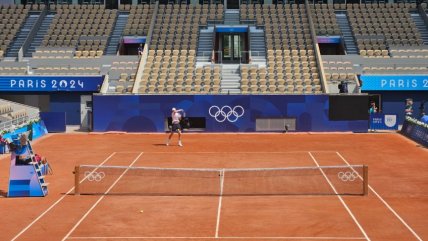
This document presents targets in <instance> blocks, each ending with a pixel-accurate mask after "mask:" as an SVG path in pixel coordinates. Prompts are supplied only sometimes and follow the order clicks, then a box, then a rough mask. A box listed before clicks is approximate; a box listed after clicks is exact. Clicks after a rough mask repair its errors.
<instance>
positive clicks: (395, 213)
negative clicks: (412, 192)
mask: <svg viewBox="0 0 428 241" xmlns="http://www.w3.org/2000/svg"><path fill="white" fill-rule="evenodd" d="M336 154H337V155H338V156H339V157H340V158H341V159H342V160H343V161H344V162H345V163H346V165H348V166H351V165H350V164H349V162H348V161H346V159H345V158H344V157H343V156H342V155H341V154H340V153H339V152H336ZM351 168H352V167H351ZM352 169H353V168H352ZM354 171H355V170H354ZM358 176H359V177H360V179H362V177H361V176H360V175H358ZM368 186H369V189H370V191H372V192H373V193H374V194H375V195H376V197H377V198H379V200H380V201H381V202H382V203H383V204H384V205H385V206H386V207H387V208H388V209H389V211H391V212H392V213H393V214H394V215H395V217H397V218H398V220H400V222H401V223H402V224H403V225H404V226H405V227H406V228H407V229H408V230H409V231H410V232H411V233H412V234H413V235H414V236H415V238H416V239H417V240H419V241H422V238H421V237H420V236H419V235H418V234H417V233H416V232H415V231H414V230H413V229H412V228H411V227H410V225H408V224H407V223H406V221H404V219H403V218H402V217H400V215H398V213H397V212H396V211H395V210H394V209H393V208H392V207H391V206H390V205H389V204H388V203H387V202H386V201H385V200H384V199H383V198H382V197H381V196H380V195H379V194H378V193H377V192H376V191H375V190H374V188H372V187H371V186H370V185H368Z"/></svg>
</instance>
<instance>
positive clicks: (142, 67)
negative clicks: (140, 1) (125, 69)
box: [132, 1, 159, 94]
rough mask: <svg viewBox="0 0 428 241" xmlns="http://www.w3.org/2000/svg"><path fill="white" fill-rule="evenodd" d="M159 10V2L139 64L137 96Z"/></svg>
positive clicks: (136, 84) (136, 79)
mask: <svg viewBox="0 0 428 241" xmlns="http://www.w3.org/2000/svg"><path fill="white" fill-rule="evenodd" d="M158 9H159V1H156V5H155V9H154V10H153V16H152V20H151V22H150V27H149V32H148V33H147V38H146V43H145V44H144V48H143V53H142V54H141V57H140V62H139V64H138V69H137V74H136V76H135V83H134V86H133V88H132V93H133V94H137V93H138V89H139V88H140V82H141V79H142V78H143V72H144V68H145V65H146V63H147V57H148V56H149V48H150V44H151V42H152V35H153V29H154V28H155V22H156V18H157V13H158Z"/></svg>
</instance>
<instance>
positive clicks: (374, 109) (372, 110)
mask: <svg viewBox="0 0 428 241" xmlns="http://www.w3.org/2000/svg"><path fill="white" fill-rule="evenodd" d="M375 113H377V107H376V102H374V101H372V102H370V109H369V114H370V131H375V129H374V126H373V123H372V116H373V115H374V114H375Z"/></svg>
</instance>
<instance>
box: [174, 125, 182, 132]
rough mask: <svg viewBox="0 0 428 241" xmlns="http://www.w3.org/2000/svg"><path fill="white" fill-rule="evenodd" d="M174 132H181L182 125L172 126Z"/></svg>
mask: <svg viewBox="0 0 428 241" xmlns="http://www.w3.org/2000/svg"><path fill="white" fill-rule="evenodd" d="M172 131H181V126H180V124H172Z"/></svg>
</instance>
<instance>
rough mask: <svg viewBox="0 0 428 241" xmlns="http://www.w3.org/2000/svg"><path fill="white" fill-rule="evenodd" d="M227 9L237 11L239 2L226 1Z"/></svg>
mask: <svg viewBox="0 0 428 241" xmlns="http://www.w3.org/2000/svg"><path fill="white" fill-rule="evenodd" d="M226 7H227V9H239V0H228V1H227V6H226Z"/></svg>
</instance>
